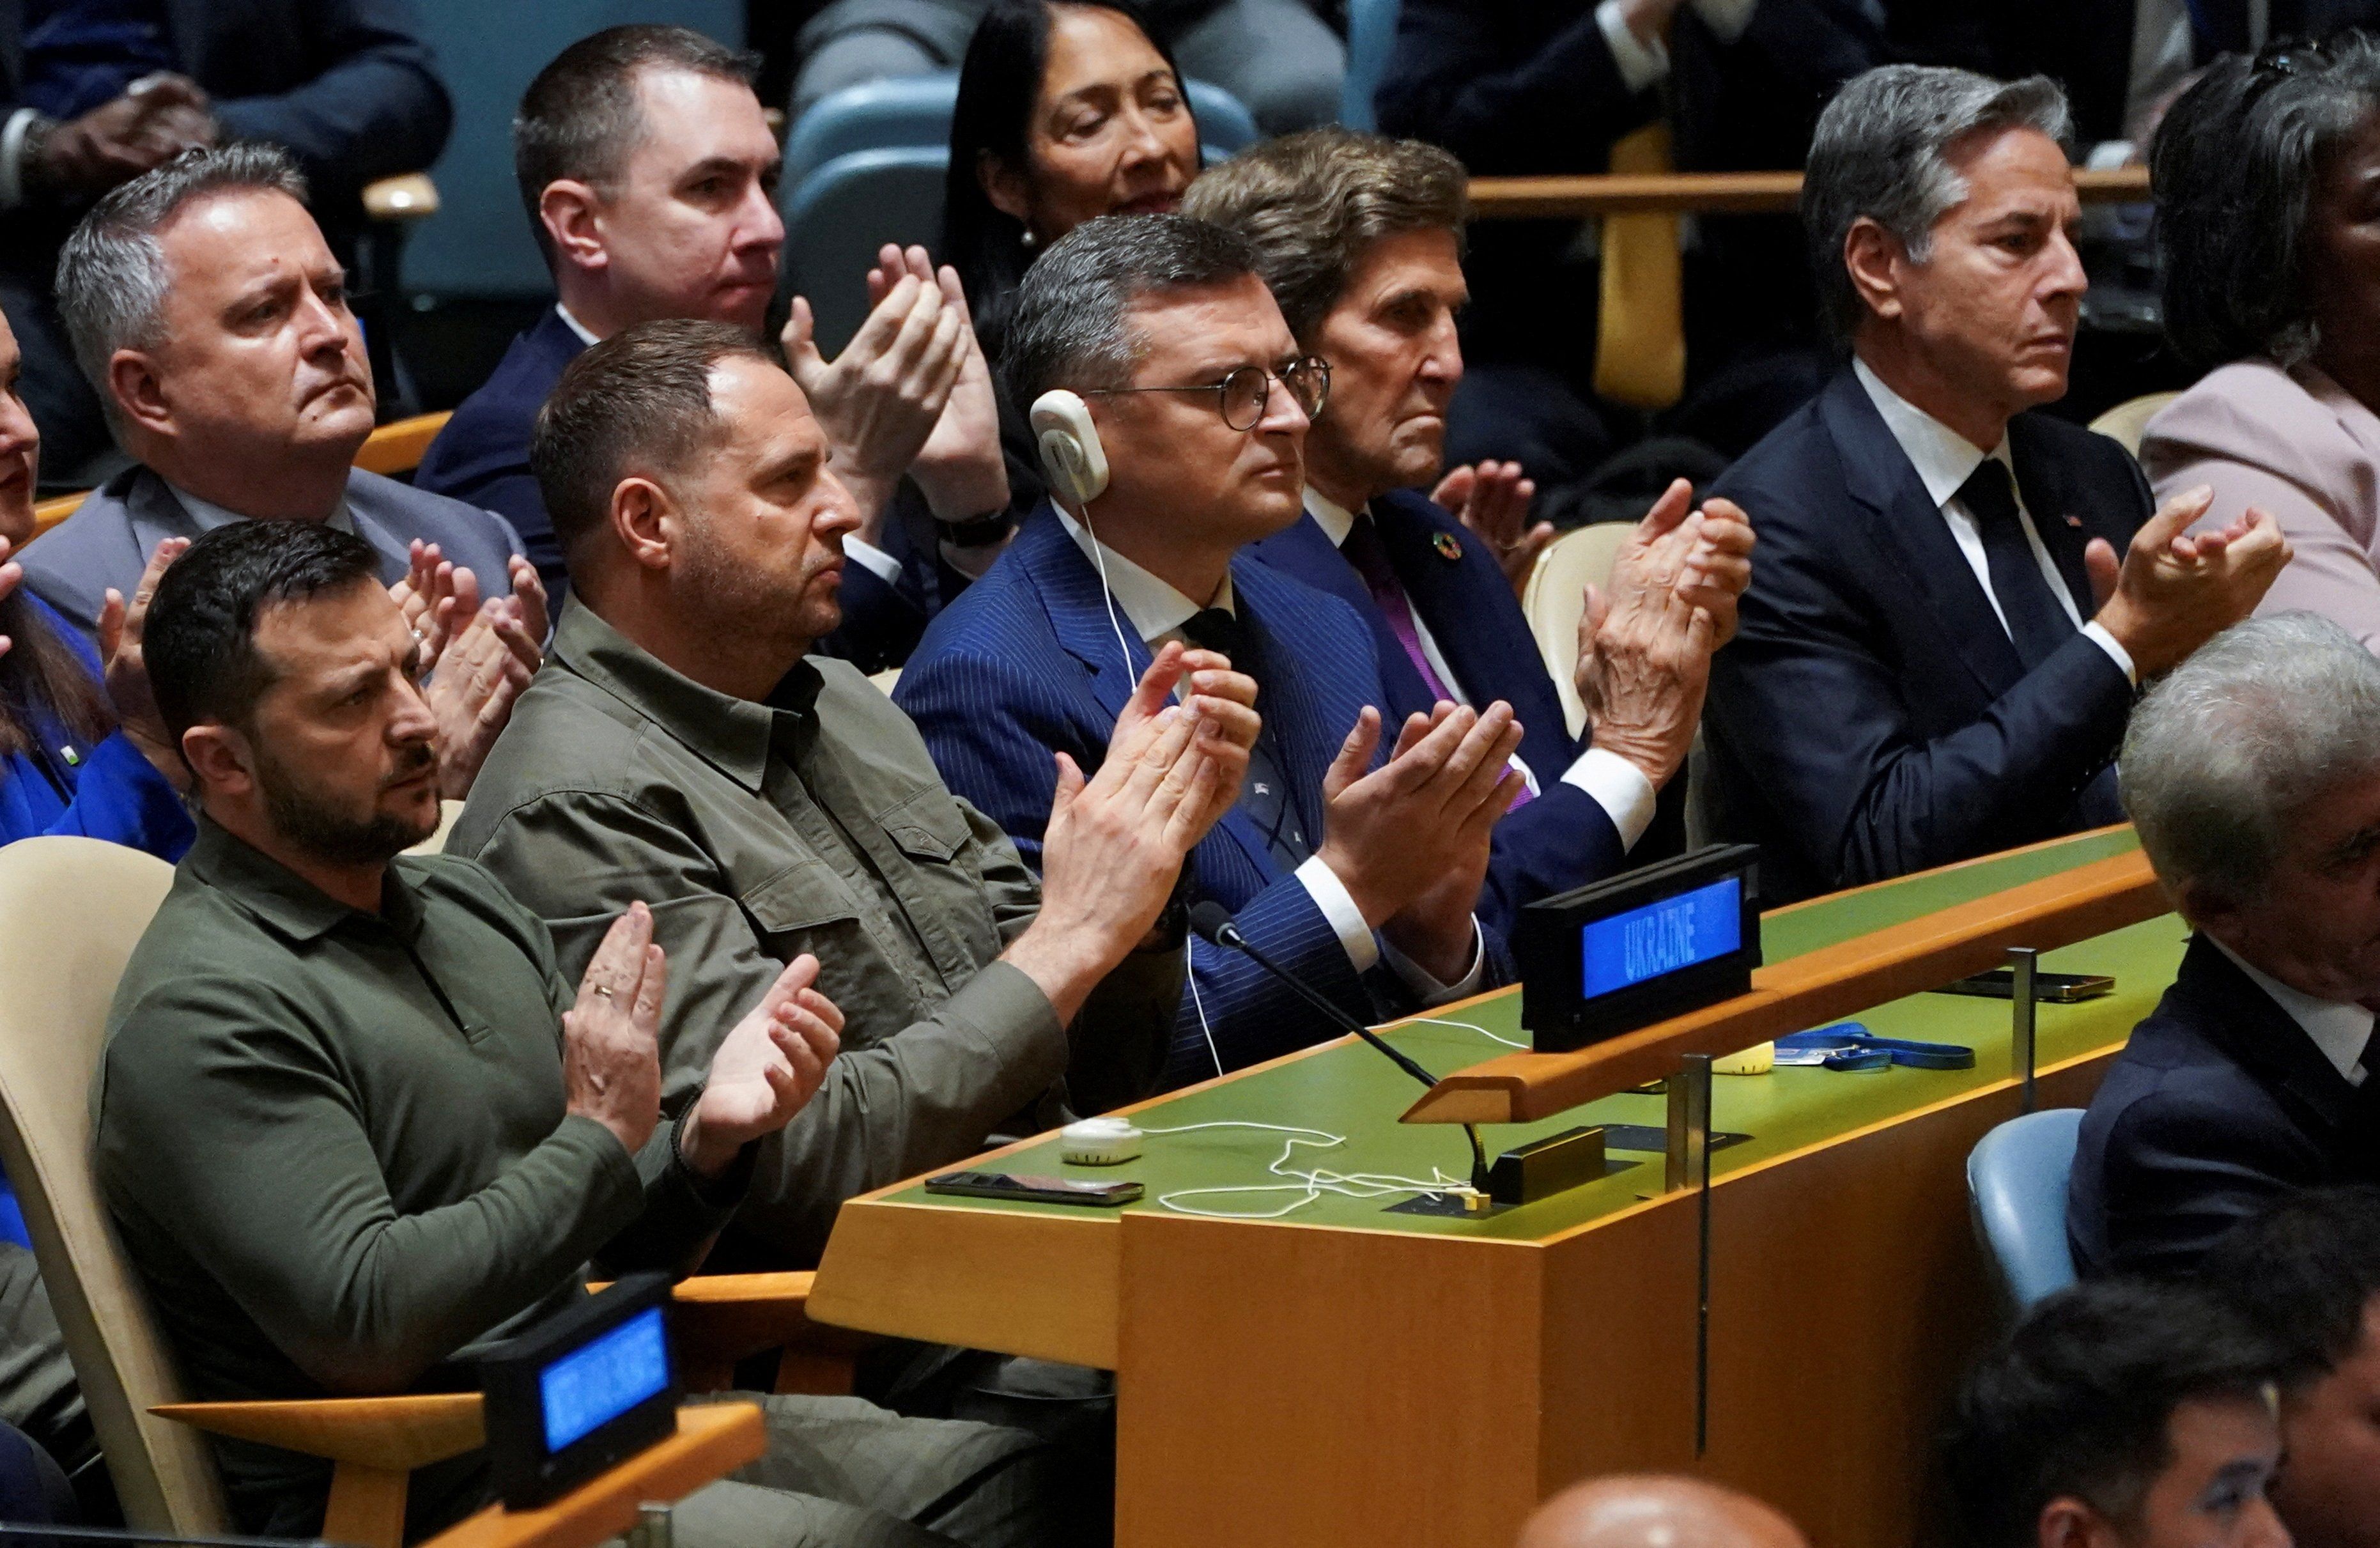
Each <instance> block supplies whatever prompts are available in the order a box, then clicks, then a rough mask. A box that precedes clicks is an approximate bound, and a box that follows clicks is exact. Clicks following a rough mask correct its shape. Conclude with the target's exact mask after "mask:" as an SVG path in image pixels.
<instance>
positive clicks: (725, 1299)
mask: <svg viewBox="0 0 2380 1548" xmlns="http://www.w3.org/2000/svg"><path fill="white" fill-rule="evenodd" d="M446 806H447V809H448V810H447V811H446V813H445V815H446V818H447V821H448V822H449V823H451V822H452V820H453V817H454V810H455V806H456V803H455V802H451V801H450V802H447V803H446ZM443 838H444V828H443V826H442V828H441V829H440V833H439V835H438V837H437V838H436V839H434V840H432V842H433V843H435V842H443ZM173 880H174V870H173V867H171V866H169V865H167V864H165V862H164V861H163V860H160V859H155V858H153V857H152V856H149V855H145V854H142V853H141V852H140V851H139V850H137V849H128V848H126V847H122V846H120V845H114V844H103V843H101V842H99V841H98V840H96V839H89V838H27V839H20V840H18V842H16V843H14V844H10V845H6V846H5V847H0V920H6V925H5V927H0V1164H5V1165H6V1168H7V1174H8V1177H9V1180H10V1181H11V1182H13V1183H14V1184H15V1185H16V1188H17V1197H18V1201H19V1202H20V1203H21V1204H22V1205H23V1207H24V1212H25V1224H26V1226H27V1227H28V1229H29V1231H30V1235H31V1237H32V1238H33V1254H34V1257H35V1259H36V1260H37V1261H38V1262H40V1264H41V1269H42V1282H43V1284H44V1285H45V1286H47V1287H48V1289H49V1294H50V1301H51V1305H52V1306H53V1307H54V1308H55V1310H56V1312H57V1318H58V1325H59V1327H60V1329H61V1330H62V1331H63V1332H64V1333H65V1335H66V1341H67V1353H68V1354H69V1355H70V1356H71V1357H72V1358H73V1360H74V1367H75V1374H76V1376H77V1377H78V1379H79V1381H80V1383H81V1385H82V1392H83V1401H84V1403H85V1404H86V1405H87V1406H88V1407H89V1408H90V1410H91V1425H92V1428H93V1429H94V1430H95V1431H96V1432H98V1435H99V1443H100V1447H101V1449H102V1450H103V1452H104V1453H105V1455H106V1457H107V1466H108V1471H109V1472H110V1473H111V1474H112V1475H113V1476H114V1478H115V1489H116V1493H117V1496H118V1497H119V1498H120V1499H121V1500H122V1502H123V1505H124V1513H125V1518H126V1520H127V1521H128V1522H129V1523H130V1524H131V1525H132V1527H133V1528H134V1529H135V1530H141V1531H151V1532H159V1533H168V1532H170V1533H175V1534H178V1535H181V1536H186V1537H187V1536H203V1535H212V1534H216V1533H220V1532H223V1531H225V1530H227V1522H228V1518H227V1516H226V1515H225V1505H224V1495H223V1487H222V1482H221V1480H220V1479H219V1477H218V1476H217V1474H216V1471H215V1464H214V1458H213V1456H212V1453H211V1452H210V1450H209V1447H208V1443H207V1442H206V1441H205V1440H204V1439H202V1438H201V1437H200V1435H198V1434H197V1433H196V1432H194V1431H193V1430H191V1429H188V1428H186V1426H197V1427H198V1428H199V1429H202V1430H210V1431H213V1432H218V1433H221V1434H226V1435H236V1436H239V1437H241V1438H243V1439H247V1440H252V1441H259V1442H261V1443H263V1444H267V1445H275V1446H281V1447H283V1448H285V1449H286V1450H290V1451H296V1452H300V1453H303V1454H304V1455H306V1456H310V1457H324V1458H326V1459H328V1460H330V1461H331V1462H333V1463H334V1464H335V1468H334V1473H333V1477H332V1482H331V1497H330V1505H329V1510H328V1512H327V1514H326V1516H325V1518H324V1521H323V1527H322V1535H323V1536H324V1538H326V1539H327V1540H329V1541H331V1542H348V1543H357V1544H360V1545H362V1548H396V1544H397V1543H398V1542H399V1541H400V1539H401V1538H402V1535H403V1531H404V1526H405V1495H406V1482H407V1476H408V1475H409V1474H410V1473H411V1472H412V1470H413V1469H416V1468H420V1467H426V1466H428V1465H429V1464H431V1463H432V1462H437V1461H442V1460H443V1459H445V1458H446V1457H455V1456H458V1455H460V1454H461V1453H463V1452H466V1451H468V1450H470V1449H472V1448H473V1447H475V1446H477V1445H479V1444H480V1442H481V1440H482V1438H483V1437H482V1430H481V1425H480V1397H479V1395H478V1394H477V1393H468V1392H465V1393H433V1394H425V1395H418V1396H396V1397H342V1398H322V1399H315V1400H310V1401H291V1402H260V1403H183V1402H180V1401H178V1399H179V1398H180V1396H181V1383H180V1381H179V1378H178V1377H177V1376H176V1372H175V1371H174V1366H173V1361H172V1359H171V1358H170V1357H169V1356H168V1354H167V1353H166V1350H165V1347H164V1343H163V1342H162V1341H161V1340H160V1338H159V1336H158V1334H157V1328H156V1324H155V1323H154V1322H152V1319H151V1317H150V1313H149V1307H148V1304H147V1301H146V1298H144V1296H143V1295H142V1292H141V1290H140V1285H139V1282H138V1281H137V1280H136V1279H135V1278H134V1277H133V1274H132V1269H131V1265H130V1264H129V1263H128V1262H126V1260H125V1258H124V1254H123V1249H122V1248H121V1247H120V1246H119V1245H118V1244H117V1242H116V1239H115V1229H114V1228H113V1226H111V1225H110V1224H109V1223H108V1219H107V1213H106V1210H105V1208H104V1207H103V1205H102V1203H101V1202H100V1198H99V1190H98V1187H97V1183H96V1181H95V1179H94V1177H93V1176H92V1172H91V1079H92V1077H93V1075H94V1074H95V1073H96V1072H97V1070H98V1068H99V1057H100V1052H101V1048H102V1045H103V1042H105V1039H106V1030H107V1012H108V1006H109V1005H110V1004H111V1002H113V1001H114V999H115V986H116V982H117V981H118V980H119V979H121V978H122V977H123V976H124V965H125V962H126V961H127V959H128V958H129V957H131V955H132V948H133V946H134V945H136V944H138V942H139V941H140V935H141V932H143V931H145V930H147V929H148V927H149V921H150V920H151V919H152V917H153V916H154V915H155V914H156V911H157V907H158V905H159V904H160V903H161V902H163V901H164V896H165V893H166V889H167V888H168V887H170V886H171V885H172V884H173ZM811 1277H812V1276H811V1275H810V1274H806V1273H804V1274H729V1275H721V1276H715V1277H711V1278H706V1279H690V1280H687V1281H686V1282H685V1283H684V1284H682V1285H680V1286H678V1288H677V1291H676V1293H675V1294H676V1300H677V1302H678V1304H677V1307H676V1310H675V1332H676V1335H677V1340H678V1345H679V1352H680V1360H681V1367H682V1372H683V1375H684V1376H685V1378H686V1379H685V1383H684V1384H685V1385H686V1387H687V1389H688V1390H691V1391H701V1390H705V1389H714V1390H715V1389H716V1388H718V1387H721V1386H724V1385H726V1384H727V1382H728V1380H729V1378H730V1377H731V1376H732V1374H733V1371H734V1369H735V1362H736V1361H737V1360H740V1359H743V1358H745V1357H746V1356H747V1355H749V1354H753V1353H756V1352H759V1351H760V1350H763V1349H771V1348H779V1347H782V1348H783V1350H784V1354H783V1359H782V1360H781V1362H780V1365H779V1371H778V1381H779V1390H780V1391H785V1392H795V1391H800V1392H828V1393H844V1392H848V1391H850V1390H851V1388H850V1380H851V1375H850V1363H849V1359H850V1354H851V1353H852V1352H853V1351H854V1350H856V1348H858V1347H862V1346H863V1345H864V1344H865V1343H866V1342H868V1340H865V1339H862V1338H860V1336H859V1335H852V1334H846V1333H843V1332H841V1331H839V1330H836V1329H832V1328H819V1327H816V1326H814V1325H813V1324H811V1323H809V1322H808V1320H807V1316H806V1315H805V1307H806V1304H807V1299H808V1296H809V1288H810V1280H811ZM176 1420H178V1421H179V1422H173V1421H176Z"/></svg>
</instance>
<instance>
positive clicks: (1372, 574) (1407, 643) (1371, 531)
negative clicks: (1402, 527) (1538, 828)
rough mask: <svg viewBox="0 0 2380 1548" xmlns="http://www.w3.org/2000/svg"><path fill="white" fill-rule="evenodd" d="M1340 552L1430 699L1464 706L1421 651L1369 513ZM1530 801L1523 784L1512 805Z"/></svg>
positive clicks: (1408, 605)
mask: <svg viewBox="0 0 2380 1548" xmlns="http://www.w3.org/2000/svg"><path fill="white" fill-rule="evenodd" d="M1339 552H1340V553H1342V554H1343V555H1346V557H1347V562H1348V563H1349V564H1351V565H1354V567H1355V573H1356V574H1358V575H1360V576H1362V577H1363V578H1364V584H1365V586H1366V587H1367V588H1369V590H1370V591H1371V593H1372V602H1373V604H1374V605H1375V606H1377V607H1378V608H1379V610H1380V616H1382V617H1384V618H1386V619H1388V621H1389V632H1390V634H1393V635H1395V636H1396V637H1397V643H1398V644H1400V645H1402V646H1403V647H1404V652H1405V659H1406V660H1408V661H1410V662H1412V663H1413V666H1414V670H1415V671H1416V672H1418V673H1420V674H1421V680H1422V686H1423V687H1424V688H1427V689H1429V696H1430V698H1432V699H1433V700H1438V699H1446V700H1451V701H1453V702H1455V703H1458V704H1459V703H1461V702H1463V701H1462V699H1461V698H1460V697H1458V696H1457V695H1456V694H1454V693H1453V692H1452V691H1451V690H1450V689H1448V688H1447V686H1446V680H1445V679H1444V678H1442V677H1440V676H1439V675H1438V672H1437V670H1436V668H1434V667H1432V666H1431V665H1430V664H1429V652H1427V651H1425V650H1423V649H1422V648H1421V630H1420V628H1418V627H1417V626H1415V623H1414V611H1413V603H1411V602H1410V601H1408V600H1407V599H1406V597H1405V589H1404V585H1403V582H1402V581H1400V580H1398V579H1397V572H1396V570H1395V568H1394V567H1392V566H1390V563H1389V551H1388V549H1387V548H1386V547H1385V546H1384V545H1383V544H1382V543H1381V542H1380V534H1379V532H1378V530H1377V529H1375V528H1374V527H1373V525H1372V515H1371V513H1370V512H1369V511H1365V512H1362V513H1360V514H1359V515H1357V517H1356V518H1355V524H1354V526H1353V527H1350V528H1349V529H1348V530H1347V541H1346V542H1343V543H1342V544H1341V545H1340V547H1339ZM1529 799H1530V791H1529V787H1528V786H1527V785H1525V784H1524V785H1523V786H1521V793H1520V795H1519V796H1517V797H1515V798H1513V801H1512V805H1513V807H1514V808H1515V809H1518V808H1519V807H1520V806H1521V805H1522V804H1523V803H1524V802H1525V801H1527V800H1529Z"/></svg>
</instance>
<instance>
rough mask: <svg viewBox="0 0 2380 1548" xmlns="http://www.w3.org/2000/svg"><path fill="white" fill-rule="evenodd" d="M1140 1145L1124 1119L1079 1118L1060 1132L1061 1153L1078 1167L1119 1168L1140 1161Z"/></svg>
mask: <svg viewBox="0 0 2380 1548" xmlns="http://www.w3.org/2000/svg"><path fill="white" fill-rule="evenodd" d="M1140 1141H1141V1133H1140V1130H1138V1129H1136V1128H1135V1127H1132V1125H1131V1124H1130V1123H1129V1122H1127V1121H1126V1120H1124V1119H1123V1118H1078V1119H1076V1120H1075V1122H1073V1123H1070V1124H1068V1125H1067V1126H1066V1127H1063V1128H1062V1129H1060V1130H1059V1131H1058V1153H1059V1154H1060V1155H1061V1156H1062V1157H1064V1158H1065V1159H1066V1160H1067V1161H1070V1162H1072V1163H1074V1164H1075V1165H1077V1166H1118V1165H1122V1164H1123V1163H1125V1162H1127V1161H1133V1160H1135V1159H1137V1158H1138V1157H1139V1155H1140Z"/></svg>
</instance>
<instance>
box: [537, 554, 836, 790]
mask: <svg viewBox="0 0 2380 1548" xmlns="http://www.w3.org/2000/svg"><path fill="white" fill-rule="evenodd" d="M552 653H553V656H554V657H555V658H556V659H558V660H559V661H561V662H562V664H564V665H565V666H567V667H569V668H570V670H571V671H573V672H575V673H577V675H578V676H582V677H584V678H586V679H587V680H588V681H589V682H590V683H593V684H594V685H595V686H596V687H598V688H600V689H603V690H604V691H605V692H606V693H609V694H611V695H612V696H613V698H615V699H617V700H619V701H621V702H622V703H623V704H625V705H626V706H627V707H628V708H629V709H631V710H633V711H635V712H636V713H637V714H638V715H640V716H642V717H643V718H645V719H647V720H650V721H652V722H653V723H654V724H656V725H659V726H660V727H661V728H662V730H663V731H665V732H667V733H668V734H669V735H670V736H671V737H674V738H675V739H676V740H678V741H679V742H682V743H684V744H685V745H686V748H687V749H688V750H691V751H692V752H694V754H695V755H696V756H698V757H699V758H700V759H701V760H702V761H703V762H706V763H709V764H710V766H711V767H713V768H715V769H717V770H718V771H719V772H720V773H721V774H725V775H726V776H727V777H728V778H730V779H732V780H734V781H735V783H736V784H738V785H740V786H743V787H744V788H745V789H746V790H747V791H749V792H751V793H753V794H755V795H758V794H759V790H760V785H761V782H762V780H763V779H765V778H766V777H767V774H768V768H769V754H770V751H771V748H772V747H782V746H785V745H789V744H790V743H791V741H792V740H793V739H795V738H797V737H800V736H802V735H805V734H807V733H812V732H814V731H815V729H816V719H817V708H818V695H819V687H820V679H819V671H818V668H817V667H815V666H812V665H811V664H809V663H808V662H807V660H805V661H797V662H795V664H794V666H793V670H792V671H790V672H787V673H786V674H785V676H784V677H783V679H782V680H781V681H780V682H779V683H778V684H777V686H776V687H775V688H774V689H771V690H770V693H769V697H768V698H767V699H766V700H764V701H758V702H756V701H752V700H749V699H738V698H736V697H735V696H734V695H733V694H726V693H722V692H720V691H719V690H718V689H712V688H706V687H704V686H703V685H702V684H700V683H698V682H696V681H695V680H694V679H693V678H691V677H689V676H686V674H684V673H682V672H680V671H678V670H676V669H675V668H674V667H672V666H669V665H667V664H664V663H663V662H662V660H661V658H660V657H658V656H655V655H654V654H653V653H652V652H650V651H647V650H646V649H645V648H644V647H643V646H641V645H638V644H637V642H636V641H634V640H630V639H629V638H628V637H627V636H626V635H625V634H622V633H621V632H620V631H619V630H618V629H615V628H613V627H612V626H611V625H610V624H608V623H605V622H604V621H603V620H602V618H601V617H600V616H597V614H596V613H595V610H594V609H592V608H590V607H589V606H587V605H586V604H585V603H581V602H580V601H579V600H578V596H577V593H576V592H573V593H572V594H571V596H570V597H569V599H568V600H567V601H565V603H563V604H562V620H561V622H560V623H559V624H557V625H555V627H554V630H553V652H552ZM781 738H782V739H781Z"/></svg>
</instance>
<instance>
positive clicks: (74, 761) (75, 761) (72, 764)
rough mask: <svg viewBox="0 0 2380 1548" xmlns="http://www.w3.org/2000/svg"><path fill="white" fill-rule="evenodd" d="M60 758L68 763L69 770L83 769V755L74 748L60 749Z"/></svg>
mask: <svg viewBox="0 0 2380 1548" xmlns="http://www.w3.org/2000/svg"><path fill="white" fill-rule="evenodd" d="M58 756H59V757H61V758H64V759H65V760H66V761H67V768H69V769H79V768H80V767H82V754H81V753H79V752H77V751H76V750H74V749H73V748H70V747H62V748H60V749H58Z"/></svg>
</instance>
